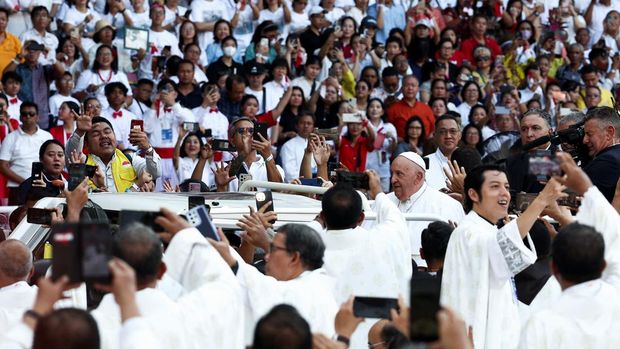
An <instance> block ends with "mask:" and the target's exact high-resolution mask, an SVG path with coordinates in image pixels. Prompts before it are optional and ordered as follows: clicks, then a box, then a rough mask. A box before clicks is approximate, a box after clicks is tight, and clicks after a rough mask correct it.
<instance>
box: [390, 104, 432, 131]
mask: <svg viewBox="0 0 620 349" xmlns="http://www.w3.org/2000/svg"><path fill="white" fill-rule="evenodd" d="M387 116H388V121H389V122H391V123H392V124H393V125H394V127H396V132H397V133H398V137H401V138H403V137H404V136H405V132H406V130H405V125H406V124H407V120H409V118H411V117H412V116H419V117H420V119H422V123H424V130H425V131H426V132H425V134H426V137H427V138H428V136H429V135H430V134H431V132H433V130H434V129H435V115H433V111H432V110H431V108H430V107H429V106H428V105H426V104H424V103H422V102H420V101H417V102H415V104H414V105H413V107H412V106H410V105H409V104H408V103H407V102H405V101H404V100H400V101H398V102H395V103H394V104H392V105H390V107H389V108H388V109H387Z"/></svg>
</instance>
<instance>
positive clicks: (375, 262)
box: [312, 171, 411, 348]
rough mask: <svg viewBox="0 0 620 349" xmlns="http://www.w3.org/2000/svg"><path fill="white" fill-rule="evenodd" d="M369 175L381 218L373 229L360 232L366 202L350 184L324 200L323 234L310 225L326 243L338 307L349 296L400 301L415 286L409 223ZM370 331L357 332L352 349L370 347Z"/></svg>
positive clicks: (364, 328) (367, 325)
mask: <svg viewBox="0 0 620 349" xmlns="http://www.w3.org/2000/svg"><path fill="white" fill-rule="evenodd" d="M366 174H367V175H368V178H369V186H370V191H369V193H370V194H369V196H370V198H371V199H373V198H374V200H375V204H374V205H375V207H374V211H375V212H376V215H377V221H376V224H375V225H374V226H373V227H372V228H370V229H366V228H364V227H361V224H362V223H363V222H364V219H365V212H364V210H363V208H362V207H363V206H362V198H361V196H360V194H359V193H358V192H356V191H355V190H354V189H353V188H352V187H351V186H350V185H347V184H337V185H336V186H334V187H332V188H330V189H329V190H328V191H327V192H325V194H324V195H323V199H322V201H321V208H322V210H321V213H320V219H321V220H322V221H323V222H324V224H325V230H324V229H322V227H318V226H317V225H318V224H317V223H316V222H314V223H312V224H313V226H314V227H315V229H316V230H317V231H319V233H320V235H321V237H322V238H323V241H324V242H325V247H326V249H325V269H326V270H327V273H328V274H329V275H331V276H332V277H334V278H335V279H336V280H337V283H336V288H337V291H336V301H337V302H340V303H343V302H344V301H346V300H347V299H348V298H349V297H350V296H351V295H357V296H362V295H364V296H370V297H391V298H396V297H397V296H398V295H399V294H407V292H408V285H409V283H410V280H411V254H410V252H409V251H410V249H409V244H410V242H409V236H408V233H407V225H406V222H405V219H404V218H403V215H402V214H401V213H400V211H399V210H398V208H397V207H396V205H395V204H394V203H392V202H391V200H390V199H389V198H388V196H387V195H386V194H384V193H383V191H382V189H381V182H380V179H379V176H378V175H377V174H375V173H374V172H372V171H366ZM367 209H368V208H367ZM372 325H373V322H371V321H366V322H364V323H362V324H361V325H360V326H359V327H358V328H357V330H356V331H355V333H354V334H353V337H352V338H351V347H352V348H358V347H361V346H362V345H363V344H364V343H366V340H367V338H366V335H367V333H368V330H369V328H370V326H372Z"/></svg>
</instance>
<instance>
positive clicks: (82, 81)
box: [73, 70, 92, 92]
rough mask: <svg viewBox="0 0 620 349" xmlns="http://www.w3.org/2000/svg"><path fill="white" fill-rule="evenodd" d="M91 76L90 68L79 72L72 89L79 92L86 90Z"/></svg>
mask: <svg viewBox="0 0 620 349" xmlns="http://www.w3.org/2000/svg"><path fill="white" fill-rule="evenodd" d="M91 76H92V72H91V71H90V70H85V71H83V72H82V74H80V77H79V78H78V80H77V82H76V84H75V88H74V89H73V91H75V92H81V91H84V90H86V88H87V87H88V85H90V78H91Z"/></svg>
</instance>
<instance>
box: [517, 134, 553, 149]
mask: <svg viewBox="0 0 620 349" xmlns="http://www.w3.org/2000/svg"><path fill="white" fill-rule="evenodd" d="M551 138H553V135H546V136H542V137H540V138H537V139H535V140H533V141H531V142H529V143H527V144H524V145H523V146H521V149H523V150H524V151H528V150H530V149H532V148H536V147H538V146H541V145H543V144H545V143H547V142H549V141H551Z"/></svg>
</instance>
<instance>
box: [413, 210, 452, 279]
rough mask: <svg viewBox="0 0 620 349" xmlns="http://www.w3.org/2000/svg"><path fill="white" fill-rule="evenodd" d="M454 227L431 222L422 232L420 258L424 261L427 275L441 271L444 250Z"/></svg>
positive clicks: (444, 255) (443, 223)
mask: <svg viewBox="0 0 620 349" xmlns="http://www.w3.org/2000/svg"><path fill="white" fill-rule="evenodd" d="M453 230H454V226H452V225H450V224H448V223H446V222H441V221H437V222H432V223H430V224H429V225H428V228H426V229H424V230H422V237H421V241H422V247H421V248H420V257H422V259H424V260H425V261H426V265H427V266H428V267H427V271H428V273H432V274H435V275H436V273H438V272H439V271H440V270H441V269H443V261H444V259H445V258H446V249H447V248H448V241H449V240H450V235H451V234H452V231H453Z"/></svg>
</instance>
